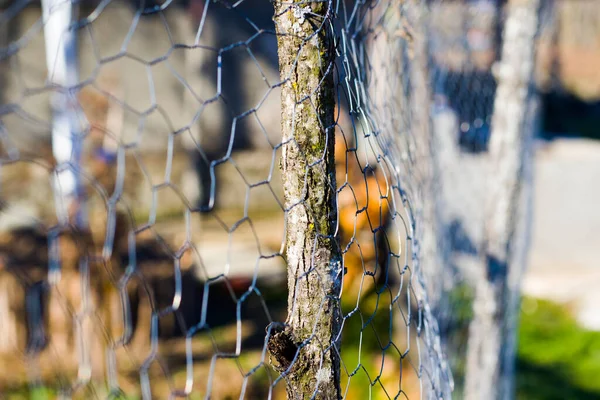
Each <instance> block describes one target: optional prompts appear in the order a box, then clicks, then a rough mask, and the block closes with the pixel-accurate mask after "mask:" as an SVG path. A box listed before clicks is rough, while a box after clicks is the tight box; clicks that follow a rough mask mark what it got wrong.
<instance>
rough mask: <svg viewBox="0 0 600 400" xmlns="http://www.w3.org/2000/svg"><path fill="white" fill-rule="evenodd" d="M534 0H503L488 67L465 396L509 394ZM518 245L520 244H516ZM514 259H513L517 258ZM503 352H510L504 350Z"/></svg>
mask: <svg viewBox="0 0 600 400" xmlns="http://www.w3.org/2000/svg"><path fill="white" fill-rule="evenodd" d="M539 3H540V2H539V0H511V1H510V2H509V4H508V9H507V19H506V23H505V27H504V35H503V38H504V40H503V45H502V56H501V60H500V63H499V65H498V66H497V69H496V71H495V75H496V79H497V81H498V86H497V89H496V98H495V103H494V115H493V118H492V135H491V139H490V147H489V157H490V168H491V170H490V174H489V180H488V182H489V188H488V194H487V197H486V201H485V221H484V224H485V231H484V235H485V237H484V251H483V257H484V260H483V264H482V266H483V270H482V271H481V275H480V276H479V277H478V282H477V285H476V289H475V300H474V304H473V312H474V317H473V321H472V323H471V326H470V332H469V345H468V352H467V371H466V384H465V398H466V399H467V400H471V399H472V400H475V399H508V398H512V393H510V388H511V387H512V384H511V383H510V382H508V383H507V379H510V377H508V376H506V372H507V371H510V370H511V369H512V368H511V365H509V364H511V363H512V361H510V360H509V358H510V359H511V360H513V359H514V347H515V340H511V338H512V336H511V335H513V334H514V333H513V332H508V328H510V326H511V325H514V324H511V323H510V319H511V318H512V317H514V316H513V315H512V314H514V313H515V312H517V310H515V304H517V305H518V301H517V302H515V301H514V299H513V300H511V293H510V291H511V289H514V288H511V286H514V285H511V284H510V283H511V282H512V281H515V276H514V275H515V273H520V268H519V267H521V266H520V265H517V264H518V263H519V262H522V257H519V255H518V254H516V253H518V252H519V247H520V243H518V241H519V240H517V239H519V238H518V236H519V232H518V231H519V226H520V222H519V216H520V215H521V213H522V212H521V209H522V206H523V204H522V198H523V191H524V190H526V189H527V188H526V186H525V185H526V183H524V179H523V175H524V172H525V171H524V170H525V169H526V168H527V160H526V157H527V156H528V155H529V153H530V144H531V140H530V139H531V136H532V134H533V128H532V125H531V124H530V121H531V119H532V118H534V117H535V115H534V112H533V110H534V107H533V106H532V104H533V103H535V95H534V92H533V89H532V80H533V71H534V68H533V67H534V58H535V51H534V50H535V37H536V34H537V30H538V14H539ZM523 251H525V250H523ZM519 258H521V261H520V260H519ZM506 352H508V354H509V355H510V356H511V357H507V356H505V354H504V353H506Z"/></svg>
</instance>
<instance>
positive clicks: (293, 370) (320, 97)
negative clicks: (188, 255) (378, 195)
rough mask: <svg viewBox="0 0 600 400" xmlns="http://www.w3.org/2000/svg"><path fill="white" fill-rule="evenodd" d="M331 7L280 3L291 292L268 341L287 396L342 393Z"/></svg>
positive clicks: (277, 21) (336, 395) (326, 396)
mask: <svg viewBox="0 0 600 400" xmlns="http://www.w3.org/2000/svg"><path fill="white" fill-rule="evenodd" d="M332 12H333V10H332V4H331V2H330V1H314V2H304V1H298V0H293V1H290V2H281V1H277V2H276V3H275V17H274V20H275V25H276V31H277V34H278V53H279V69H280V74H281V80H282V82H284V83H283V86H282V93H281V107H282V110H281V112H282V135H283V143H284V144H283V152H282V160H281V170H282V178H283V189H284V197H285V207H286V210H287V211H286V227H287V231H286V260H287V264H288V289H289V295H288V317H287V323H286V327H285V329H271V330H270V332H271V336H270V339H269V343H268V347H269V350H270V352H271V355H272V356H273V358H274V359H275V360H276V361H277V362H278V364H279V365H278V369H279V370H280V371H281V372H282V374H283V375H284V376H285V380H286V382H287V396H288V398H289V399H310V398H316V399H338V398H340V397H341V396H340V360H339V353H338V348H337V343H339V337H338V335H339V332H340V326H341V312H340V308H339V296H340V288H341V278H342V271H341V254H340V251H339V247H338V244H337V241H336V239H335V229H336V221H337V205H336V196H335V195H336V183H335V163H334V133H335V130H334V105H335V100H334V85H333V74H332V72H333V65H332V63H333V59H334V58H333V57H334V51H333V43H332V40H333V39H332V37H331V29H332V28H331V24H330V18H331V15H332Z"/></svg>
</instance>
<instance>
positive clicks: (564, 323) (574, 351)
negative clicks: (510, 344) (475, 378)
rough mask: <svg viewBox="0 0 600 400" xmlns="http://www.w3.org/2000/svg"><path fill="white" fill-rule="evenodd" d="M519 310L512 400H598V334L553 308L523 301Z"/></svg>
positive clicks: (536, 301)
mask: <svg viewBox="0 0 600 400" xmlns="http://www.w3.org/2000/svg"><path fill="white" fill-rule="evenodd" d="M523 305H524V307H523V309H524V311H523V312H522V313H521V323H520V329H519V346H518V359H517V376H516V383H517V399H523V400H525V399H527V400H554V399H557V400H558V399H562V400H568V399H573V400H575V399H577V400H587V399H600V332H592V331H588V330H585V329H583V328H582V327H580V326H579V325H578V324H577V322H576V321H575V319H574V318H573V317H572V315H571V314H570V312H569V311H568V310H567V309H566V308H565V307H563V306H560V305H557V304H555V303H552V302H549V301H545V300H536V299H531V298H525V299H524V300H523Z"/></svg>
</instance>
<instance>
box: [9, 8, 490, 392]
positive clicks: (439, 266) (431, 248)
mask: <svg viewBox="0 0 600 400" xmlns="http://www.w3.org/2000/svg"><path fill="white" fill-rule="evenodd" d="M461 4H462V3H459V2H451V1H447V2H446V1H431V2H430V1H419V0H406V1H373V2H371V1H358V0H356V1H355V0H347V1H342V0H339V1H338V0H333V1H317V2H293V3H291V2H290V3H287V2H275V3H271V2H268V1H262V2H257V1H249V0H246V1H243V0H242V1H238V2H235V3H234V2H228V1H223V0H219V1H205V0H190V1H188V2H172V1H167V2H164V3H161V2H156V3H154V2H149V1H140V2H136V1H116V0H105V1H101V2H87V1H81V2H70V1H62V0H48V1H46V0H44V1H42V3H41V4H39V3H35V2H30V1H21V0H16V1H7V2H4V4H2V7H3V8H2V10H1V12H0V32H1V34H0V41H2V42H0V95H1V96H2V101H1V102H0V132H1V138H2V156H1V165H2V167H1V168H0V178H1V181H0V182H1V192H0V193H1V196H2V217H1V218H0V230H1V242H2V243H1V247H2V250H1V254H2V264H1V265H2V268H1V269H0V276H1V278H0V285H1V286H2V291H1V292H0V318H2V322H1V323H0V357H1V359H2V362H0V394H2V393H4V394H5V395H7V396H19V395H22V396H26V395H27V394H30V395H33V394H36V395H42V396H43V395H46V396H49V397H55V396H57V397H75V398H90V397H101V398H105V397H109V398H148V399H149V398H178V397H182V398H186V397H187V398H215V399H225V398H284V397H285V396H286V395H287V397H288V398H347V399H362V398H375V399H379V398H403V397H404V398H449V397H450V393H451V391H452V389H453V386H454V381H453V377H452V373H451V372H450V366H449V364H448V362H447V357H446V355H445V351H443V350H442V344H443V343H446V339H445V337H444V340H442V337H441V336H440V328H438V317H439V318H441V319H440V320H439V321H440V322H441V325H440V326H441V329H442V335H445V334H446V333H447V331H448V330H449V329H450V328H448V327H449V326H452V323H451V322H449V321H450V319H451V318H450V314H452V312H451V311H452V310H451V309H450V310H449V309H448V307H450V308H452V307H453V304H454V303H452V302H451V301H445V300H444V299H445V298H446V297H447V296H448V292H454V291H453V289H456V288H457V287H459V286H460V285H461V282H462V281H463V280H465V278H464V277H463V276H462V275H461V274H463V273H464V271H462V270H461V273H460V274H456V273H452V274H451V273H450V272H449V271H452V268H450V267H447V265H446V264H451V266H452V265H453V264H452V263H454V262H456V260H455V256H454V255H453V256H452V257H450V256H449V255H448V254H450V253H448V252H452V251H454V252H456V248H457V247H460V248H461V249H462V250H461V251H463V250H465V247H464V246H465V241H463V242H461V244H460V245H455V244H452V246H450V247H451V248H452V249H448V248H447V247H448V246H446V245H443V244H441V240H440V238H439V232H446V230H445V229H446V227H444V228H442V227H443V226H445V225H444V224H445V223H446V222H445V221H448V220H451V221H454V222H455V223H454V224H449V228H447V229H448V231H449V232H450V233H449V234H448V237H451V238H453V239H456V238H461V237H465V235H464V234H463V231H462V230H463V229H465V228H464V227H463V226H462V225H461V223H464V222H465V221H468V220H469V218H466V217H465V216H464V215H463V214H464V212H465V210H466V209H469V210H474V209H479V208H481V205H480V204H479V202H478V201H477V198H478V197H477V196H465V197H462V198H460V199H452V198H451V195H449V194H448V191H447V190H444V191H443V193H436V195H432V193H435V192H436V191H437V190H438V189H439V188H438V187H437V186H436V182H437V180H436V179H441V180H451V179H453V177H454V178H455V177H456V176H462V172H463V171H462V170H463V169H464V170H466V171H468V172H469V173H471V172H473V173H476V172H477V171H478V170H479V164H478V163H479V161H472V163H474V164H473V165H472V166H471V165H468V166H466V167H465V166H464V165H463V166H460V164H458V163H452V165H453V168H455V170H451V169H445V168H440V169H441V170H443V171H442V173H441V176H440V177H438V178H435V176H436V175H435V174H436V168H437V167H436V163H439V164H440V165H442V166H445V165H446V164H444V162H445V161H444V160H446V159H444V158H443V157H442V156H440V160H441V161H439V160H438V161H435V160H434V159H433V157H432V153H434V154H435V151H433V152H432V149H433V150H435V149H436V146H438V147H440V149H441V151H440V154H445V157H451V156H452V154H454V153H452V154H450V155H448V154H449V153H448V152H447V151H446V150H447V149H458V150H453V151H455V153H456V154H462V155H463V156H464V155H465V154H472V153H478V152H485V151H486V150H487V146H488V145H487V143H488V138H489V131H490V130H489V126H490V123H491V115H492V109H493V99H494V94H495V86H496V83H495V82H496V81H495V79H494V78H493V76H492V74H491V72H490V71H491V67H492V62H493V61H494V60H496V59H497V58H498V57H499V52H500V51H499V48H498V45H499V43H501V42H500V41H499V40H498V36H497V35H498V34H499V30H500V29H499V28H498V29H497V30H496V31H494V27H495V26H496V25H494V24H493V23H492V24H490V23H488V22H489V21H496V20H498V16H497V13H498V10H499V9H500V8H499V6H498V5H497V4H495V3H492V2H477V4H471V3H467V5H468V7H466V6H464V5H461ZM453 13H454V14H453ZM449 15H452V16H454V15H455V16H457V18H451V17H450V16H449ZM457 21H458V22H457ZM490 28H491V29H490ZM495 35H496V36H495ZM433 132H438V133H437V134H433ZM455 141H456V143H458V144H459V147H456V146H454V145H453V142H455ZM449 142H450V144H448V143H449ZM456 154H455V155H456ZM461 157H462V156H461ZM465 157H469V156H465ZM475 164H477V165H475ZM448 165H450V164H448ZM445 173H446V174H448V175H449V176H450V175H452V176H450V177H446V176H445V175H444V174H445ZM478 179H479V178H478ZM482 179H483V175H482ZM461 181H462V182H464V181H465V179H464V178H462V180H461ZM460 184H461V183H457V185H460ZM451 185H453V184H451ZM451 185H449V186H451ZM463 193H464V192H463ZM448 196H450V198H448ZM440 197H441V198H443V199H444V202H443V207H442V210H441V211H440V205H439V204H437V203H436V202H437V201H438V200H437V198H440ZM469 201H471V202H472V203H469V204H470V205H469V204H467V203H468V202H469ZM482 202H483V200H482ZM454 212H456V213H459V214H460V212H462V213H463V214H460V215H458V216H457V215H455V214H453V213H454ZM453 218H454V219H453ZM475 218H480V219H483V218H484V217H483V216H481V217H479V216H477V217H474V218H473V220H475ZM466 229H470V228H466ZM467 242H468V241H467ZM453 243H454V242H453ZM473 246H474V245H471V247H473ZM468 247H469V245H468V243H467V249H466V253H469V251H468V250H469V249H468ZM463 252H465V251H463ZM471 253H477V252H476V251H472V252H471ZM471 253H469V254H471ZM453 254H454V253H453ZM473 258H475V256H473ZM448 260H451V262H449V261H448ZM455 269H456V268H455ZM452 295H453V294H452V293H451V295H450V299H452V298H453V297H452ZM444 305H445V306H444ZM444 307H446V308H444ZM449 343H450V344H451V345H452V346H455V345H456V343H454V342H449ZM450 352H451V353H452V351H450ZM455 353H457V352H456V351H455ZM9 398H10V397H9Z"/></svg>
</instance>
